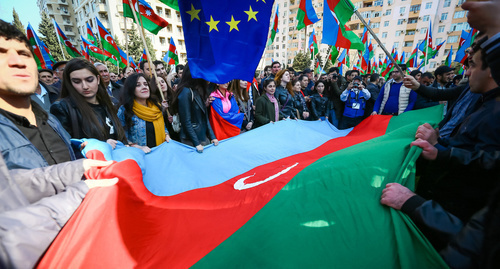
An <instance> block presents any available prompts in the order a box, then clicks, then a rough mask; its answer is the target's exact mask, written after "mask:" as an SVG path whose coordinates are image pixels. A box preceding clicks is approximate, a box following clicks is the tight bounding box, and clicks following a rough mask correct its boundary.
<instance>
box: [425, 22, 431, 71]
mask: <svg viewBox="0 0 500 269" xmlns="http://www.w3.org/2000/svg"><path fill="white" fill-rule="evenodd" d="M429 31H431V23H430V20H429V29H428V30H427V46H426V48H425V52H426V53H425V55H424V57H425V71H427V67H428V66H427V65H428V64H429Z"/></svg>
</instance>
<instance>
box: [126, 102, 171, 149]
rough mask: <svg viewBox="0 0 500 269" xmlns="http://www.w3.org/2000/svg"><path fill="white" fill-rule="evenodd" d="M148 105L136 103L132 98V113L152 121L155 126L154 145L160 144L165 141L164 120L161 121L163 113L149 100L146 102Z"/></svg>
mask: <svg viewBox="0 0 500 269" xmlns="http://www.w3.org/2000/svg"><path fill="white" fill-rule="evenodd" d="M147 104H148V106H147V107H145V106H143V105H140V104H139V103H137V101H135V100H134V106H133V107H132V111H133V112H134V114H135V115H136V116H137V117H139V118H140V119H142V120H145V121H149V122H152V123H153V126H154V128H155V139H156V145H157V146H158V145H160V144H161V143H163V142H165V136H166V134H165V122H164V121H163V114H162V113H161V110H160V109H159V108H158V107H157V106H155V105H153V103H151V102H149V101H148V102H147Z"/></svg>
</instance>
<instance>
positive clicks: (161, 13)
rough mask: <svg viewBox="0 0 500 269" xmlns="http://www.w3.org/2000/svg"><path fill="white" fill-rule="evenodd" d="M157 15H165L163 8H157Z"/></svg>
mask: <svg viewBox="0 0 500 269" xmlns="http://www.w3.org/2000/svg"><path fill="white" fill-rule="evenodd" d="M156 14H158V15H163V8H161V7H157V8H156Z"/></svg>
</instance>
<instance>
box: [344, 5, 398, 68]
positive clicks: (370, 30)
mask: <svg viewBox="0 0 500 269" xmlns="http://www.w3.org/2000/svg"><path fill="white" fill-rule="evenodd" d="M354 14H356V16H358V18H359V20H360V21H361V22H362V23H363V24H364V25H365V27H366V29H367V30H368V32H370V34H371V35H372V37H373V38H374V39H375V41H377V43H378V45H379V46H380V47H381V48H382V50H383V51H384V52H385V54H386V55H387V57H389V60H391V62H392V63H393V64H394V68H396V69H397V70H398V71H399V73H401V75H402V76H404V74H405V73H404V72H403V70H402V69H401V67H400V66H399V65H398V63H397V62H396V60H394V58H393V57H392V55H391V54H390V53H389V51H388V50H387V49H386V48H385V46H384V44H382V42H381V41H380V39H378V37H377V35H376V34H375V33H374V32H373V30H372V28H371V27H370V25H368V24H367V23H366V21H365V19H363V16H361V14H360V13H359V11H357V10H354Z"/></svg>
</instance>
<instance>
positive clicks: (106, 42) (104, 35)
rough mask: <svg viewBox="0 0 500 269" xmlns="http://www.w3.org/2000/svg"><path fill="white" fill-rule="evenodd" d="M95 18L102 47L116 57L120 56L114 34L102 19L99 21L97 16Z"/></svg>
mask: <svg viewBox="0 0 500 269" xmlns="http://www.w3.org/2000/svg"><path fill="white" fill-rule="evenodd" d="M95 20H96V22H97V29H98V32H99V36H100V37H101V44H102V48H103V49H104V50H106V51H107V52H109V53H111V54H112V55H114V56H115V57H120V51H119V49H118V46H117V45H116V42H115V40H114V39H113V36H111V34H110V33H109V32H108V30H106V28H105V27H104V25H102V23H101V21H99V19H98V18H97V17H96V18H95ZM125 65H127V64H126V63H125ZM122 67H125V66H122Z"/></svg>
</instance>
